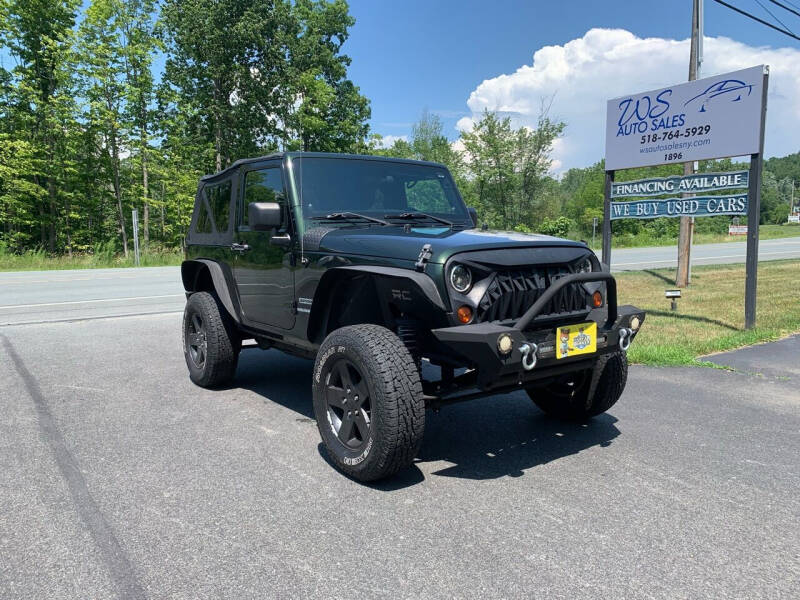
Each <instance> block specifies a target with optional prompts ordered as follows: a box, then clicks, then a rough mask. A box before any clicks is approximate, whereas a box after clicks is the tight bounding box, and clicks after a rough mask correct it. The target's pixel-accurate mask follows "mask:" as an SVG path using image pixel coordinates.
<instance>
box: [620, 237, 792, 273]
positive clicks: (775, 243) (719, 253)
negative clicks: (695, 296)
mask: <svg viewBox="0 0 800 600" xmlns="http://www.w3.org/2000/svg"><path fill="white" fill-rule="evenodd" d="M746 257H747V244H746V243H745V242H723V243H720V244H698V245H696V246H694V247H693V248H692V264H693V265H721V264H730V263H743V262H744V261H745V258H746ZM782 258H800V237H794V238H781V239H777V240H761V241H760V242H759V245H758V260H759V261H765V260H777V259H782ZM677 264H678V248H677V246H663V247H655V248H625V249H620V250H615V249H614V248H613V247H612V249H611V270H612V271H641V270H643V269H663V268H668V267H677Z"/></svg>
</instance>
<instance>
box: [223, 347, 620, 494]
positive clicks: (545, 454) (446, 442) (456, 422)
mask: <svg viewBox="0 0 800 600" xmlns="http://www.w3.org/2000/svg"><path fill="white" fill-rule="evenodd" d="M313 366H314V363H313V362H312V361H310V360H303V359H300V358H295V357H292V356H287V355H285V354H283V353H281V352H278V351H273V350H270V351H267V352H259V351H256V350H248V351H246V352H243V353H242V355H241V357H240V358H239V367H238V369H237V372H236V379H235V380H234V383H233V385H232V387H235V388H240V389H246V390H250V391H252V392H255V393H256V394H258V395H259V396H262V397H263V398H264V402H276V403H277V404H280V405H281V406H285V407H286V408H289V409H291V410H293V411H295V412H296V413H298V414H299V415H301V418H303V419H313V418H314V413H313V409H312V405H311V376H312V371H313ZM616 422H617V419H616V418H615V417H613V416H611V415H609V414H604V415H600V416H599V417H595V418H594V419H592V420H591V421H589V422H588V423H570V422H565V421H559V420H557V419H552V418H550V417H547V416H546V415H545V414H544V413H542V412H541V411H540V410H539V409H538V408H536V407H535V406H534V404H533V403H532V402H531V400H530V399H529V398H528V396H527V395H526V394H525V393H524V392H514V393H511V394H506V395H498V396H493V397H489V398H483V399H480V400H473V401H470V402H465V403H463V404H456V405H453V406H448V407H444V408H443V409H442V410H441V411H439V412H435V411H432V410H428V411H427V412H426V414H425V438H424V440H423V443H422V448H421V450H420V452H419V455H418V458H417V461H416V463H417V464H415V465H413V466H412V467H411V468H410V469H407V470H406V471H404V472H402V473H399V474H398V475H397V476H395V477H393V478H391V479H389V480H387V481H383V482H377V483H374V484H369V486H370V487H372V488H375V489H379V490H383V491H391V490H396V489H401V488H405V487H410V486H412V485H416V484H417V483H420V482H421V481H423V480H424V479H425V475H424V474H423V473H422V471H421V470H420V468H419V466H418V465H422V464H423V463H432V462H439V461H443V462H446V463H451V464H450V466H446V467H444V468H442V469H439V470H436V471H433V474H434V475H439V476H443V477H460V478H464V479H496V478H499V477H505V476H510V477H519V476H521V475H523V474H524V473H525V471H526V470H529V469H531V468H533V467H536V466H538V465H543V464H546V463H549V462H552V461H554V460H558V459H559V458H563V457H565V456H570V455H572V454H577V453H578V452H581V451H582V450H586V449H588V448H591V447H594V446H600V447H605V446H608V445H610V444H611V442H612V441H613V440H614V438H616V437H617V436H618V435H619V434H620V431H619V429H617V427H616V426H615V425H614V424H615V423H616ZM319 453H320V455H321V456H322V457H323V459H325V460H328V459H327V456H326V452H325V450H324V448H323V446H322V444H320V445H319Z"/></svg>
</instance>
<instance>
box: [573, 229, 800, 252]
mask: <svg viewBox="0 0 800 600" xmlns="http://www.w3.org/2000/svg"><path fill="white" fill-rule="evenodd" d="M584 237H585V236H584ZM788 237H800V225H794V224H788V223H787V224H784V225H761V226H760V227H759V228H758V238H759V239H760V240H775V239H779V238H788ZM576 239H577V238H576ZM744 241H746V236H744V235H728V234H726V233H695V234H694V237H693V238H692V243H693V244H721V243H725V242H744ZM600 243H601V242H600V228H599V227H598V232H597V238H596V239H595V245H594V246H592V248H593V249H594V250H600V248H601V246H600ZM612 244H613V246H614V248H648V247H651V246H677V245H678V237H677V236H675V237H653V236H650V235H645V234H639V235H630V234H628V235H625V234H620V235H615V236H614V239H613V241H612Z"/></svg>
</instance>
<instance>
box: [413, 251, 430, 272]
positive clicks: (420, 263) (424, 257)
mask: <svg viewBox="0 0 800 600" xmlns="http://www.w3.org/2000/svg"><path fill="white" fill-rule="evenodd" d="M431 256H433V250H431V245H430V244H425V245H424V246H423V247H422V250H420V251H419V256H418V257H417V262H416V264H415V265H414V266H415V267H416V268H417V271H421V272H423V273H424V272H425V265H427V264H428V261H429V260H430V259H431Z"/></svg>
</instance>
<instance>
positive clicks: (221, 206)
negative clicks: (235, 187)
mask: <svg viewBox="0 0 800 600" xmlns="http://www.w3.org/2000/svg"><path fill="white" fill-rule="evenodd" d="M206 189H207V190H208V192H207V197H208V205H209V206H210V207H211V211H212V212H213V213H214V225H216V226H217V233H224V232H226V231H228V226H229V224H230V218H229V217H230V212H231V182H230V181H225V182H223V183H220V184H218V185H215V186H209V187H208V188H206Z"/></svg>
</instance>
